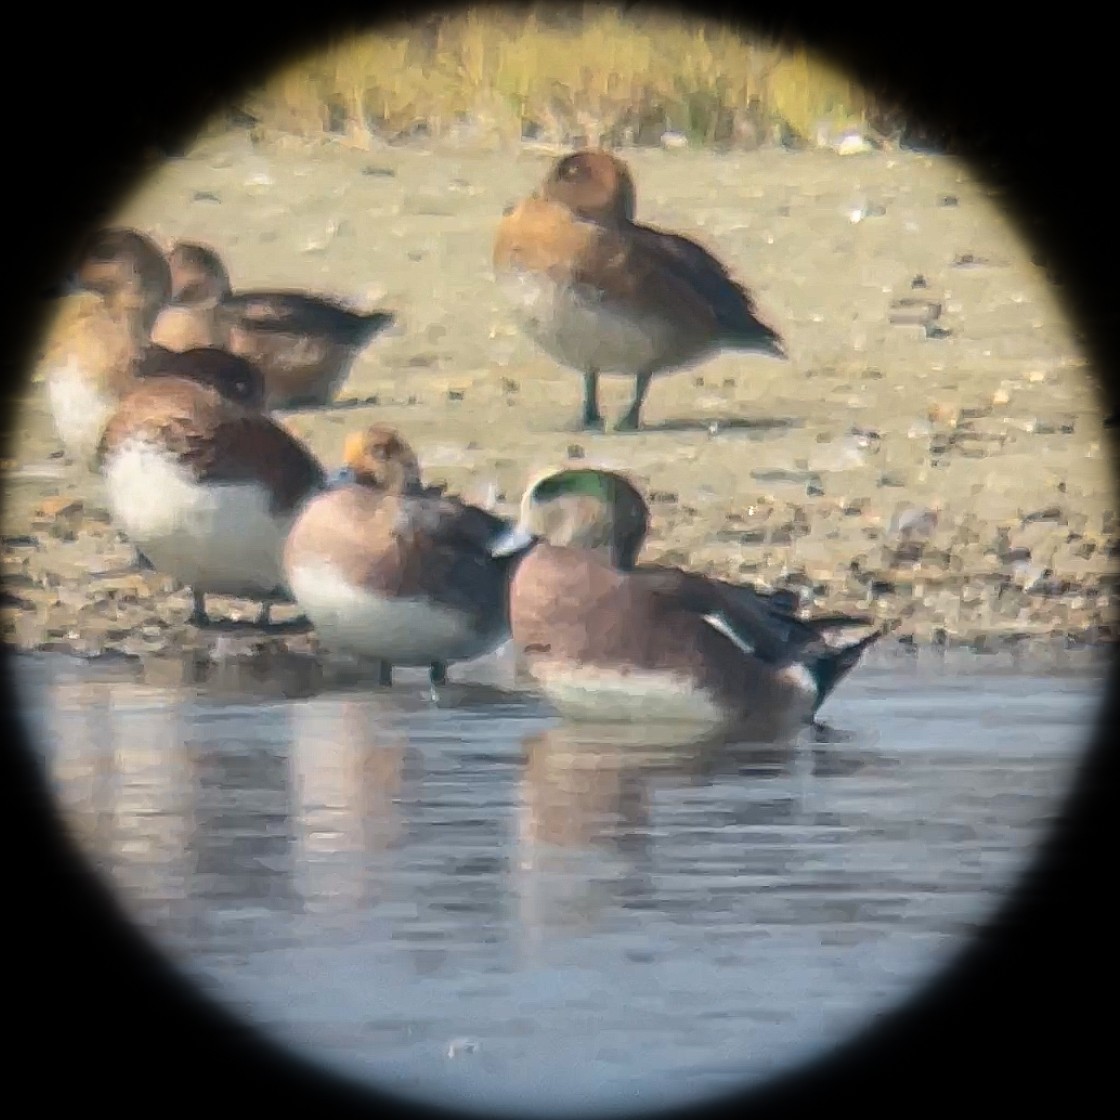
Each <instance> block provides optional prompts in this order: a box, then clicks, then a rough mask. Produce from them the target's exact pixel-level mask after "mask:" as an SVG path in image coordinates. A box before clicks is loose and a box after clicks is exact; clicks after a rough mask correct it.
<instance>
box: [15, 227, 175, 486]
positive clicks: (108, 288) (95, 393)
mask: <svg viewBox="0 0 1120 1120" xmlns="http://www.w3.org/2000/svg"><path fill="white" fill-rule="evenodd" d="M170 293H171V275H170V270H169V268H168V265H167V261H166V260H165V258H164V255H163V252H162V250H161V249H160V247H159V246H158V245H157V244H156V243H155V241H153V240H152V239H151V238H150V237H148V236H147V235H146V234H144V233H142V232H141V231H140V230H137V229H132V228H129V227H125V226H118V227H109V228H106V229H100V230H97V231H95V232H94V233H93V234H91V235H90V236H89V237H88V238H87V239H86V240H85V242H84V243H83V244H82V245H81V246H80V248H79V250H78V253H77V263H76V267H75V270H74V273H73V275H72V277H71V279H70V283H69V284H68V285H67V288H66V294H65V296H64V297H63V301H62V305H61V307H60V308H59V310H58V313H57V314H56V316H55V318H54V320H53V322H52V324H51V327H50V330H49V333H48V335H47V338H46V340H45V344H44V346H43V350H42V353H41V355H40V357H39V360H38V362H37V363H36V364H37V370H36V372H37V374H38V375H39V376H41V377H42V379H43V381H44V382H45V383H46V389H47V400H48V404H49V408H50V412H51V417H52V419H53V421H54V426H55V430H56V432H57V433H58V437H59V440H60V441H61V443H62V447H63V451H64V453H65V455H66V456H67V457H68V458H69V460H70V461H71V462H72V463H75V464H78V465H79V466H81V467H85V468H90V469H92V468H93V466H94V458H95V455H96V451H97V446H98V443H99V441H100V439H101V434H102V432H103V431H104V429H105V425H106V423H107V422H108V420H109V417H110V416H111V415H112V413H113V411H114V409H115V408H116V406H117V405H118V403H119V402H120V400H121V398H122V397H123V396H124V395H125V394H126V393H128V392H129V391H130V390H131V389H132V388H134V387H135V385H136V376H135V367H136V363H137V361H138V360H139V359H140V358H141V356H142V355H143V353H144V352H145V350H146V349H147V347H148V345H149V342H150V333H151V329H152V326H153V324H154V323H155V320H156V318H157V316H158V314H159V310H160V308H161V307H162V306H163V304H164V303H165V302H166V301H167V299H168V298H169V296H170Z"/></svg>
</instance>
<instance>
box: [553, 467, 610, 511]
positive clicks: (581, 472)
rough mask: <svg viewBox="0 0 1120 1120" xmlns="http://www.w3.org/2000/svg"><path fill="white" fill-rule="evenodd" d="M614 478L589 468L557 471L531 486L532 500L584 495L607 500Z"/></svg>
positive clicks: (608, 499) (602, 500) (603, 500)
mask: <svg viewBox="0 0 1120 1120" xmlns="http://www.w3.org/2000/svg"><path fill="white" fill-rule="evenodd" d="M614 493H615V480H614V479H613V478H612V477H611V476H610V475H607V474H603V473H602V472H601V471H596V470H592V469H590V468H584V469H578V468H577V469H575V470H567V471H558V472H557V473H556V474H553V475H549V477H548V478H542V479H541V481H540V482H538V483H537V484H536V486H534V487H533V497H532V501H533V503H534V504H537V503H540V502H551V501H552V500H553V499H555V498H566V497H569V496H571V497H584V498H596V499H597V500H598V501H601V502H609V501H611V500H612V498H613V497H614Z"/></svg>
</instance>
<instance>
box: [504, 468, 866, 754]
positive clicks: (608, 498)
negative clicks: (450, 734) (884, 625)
mask: <svg viewBox="0 0 1120 1120" xmlns="http://www.w3.org/2000/svg"><path fill="white" fill-rule="evenodd" d="M648 526H649V513H648V509H647V507H646V504H645V501H644V500H643V498H642V496H641V494H640V492H639V491H638V490H637V489H636V488H635V487H634V486H633V485H632V484H631V483H630V482H629V481H627V480H626V479H625V478H624V477H622V476H620V475H617V474H614V473H612V472H608V471H599V470H595V469H592V468H580V469H569V470H562V471H558V472H555V473H552V474H548V475H546V476H544V477H541V478H539V479H537V480H536V481H535V482H533V483H532V484H531V485H530V486H529V487H528V489H527V490H526V492H525V495H524V497H523V499H522V503H521V517H520V521H519V523H518V525H517V526H516V527H515V529H513V530H512V531H511V532H510V534H509V536H508V538H507V539H506V540H504V541H501V542H499V543H498V544H497V545H496V546H495V548H494V551H495V553H496V554H497V555H503V554H505V553H506V552H507V551H509V552H511V553H521V556H522V558H521V559H520V561H519V562H518V564H517V567H516V569H515V571H514V573H513V576H512V580H511V586H510V625H511V630H512V635H513V639H514V643H515V645H516V646H517V648H518V649H519V651H520V653H521V656H522V657H523V659H524V663H525V666H526V668H527V669H528V671H529V673H530V675H531V676H532V677H533V678H534V679H535V680H536V682H537V683H538V685H539V686H540V687H541V689H542V691H543V692H544V693H545V695H546V696H547V697H548V698H549V700H551V702H552V703H553V705H554V706H555V707H556V708H557V709H558V710H559V711H560V712H561V714H563V715H567V716H569V717H571V718H574V719H590V720H593V721H613V720H619V719H622V720H634V721H653V722H660V721H681V722H688V723H697V724H704V725H707V726H708V727H710V728H714V729H717V730H720V731H729V730H731V731H736V732H740V733H743V734H744V735H746V736H748V737H749V738H751V739H757V740H760V741H772V740H777V739H784V738H786V737H788V736H790V735H792V734H794V733H796V732H797V731H798V730H800V729H801V728H802V727H803V726H806V725H808V724H810V723H812V722H813V720H814V718H815V716H816V713H817V711H818V709H819V708H820V706H821V704H822V703H823V702H824V700H825V699H826V698H827V697H828V696H829V694H830V693H831V692H832V691H833V689H834V688H835V687H836V685H837V684H838V683H839V682H840V681H841V680H842V679H843V678H844V676H846V675H847V673H848V672H850V671H851V669H852V668H853V667H854V666H855V664H856V663H857V662H858V660H859V658H860V656H861V654H862V653H863V651H864V650H865V649H866V648H867V647H868V646H869V645H870V644H871V643H872V642H874V641H875V640H876V639H877V638H878V637H879V636H880V634H879V632H874V633H872V634H871V635H869V636H867V637H865V638H862V639H860V640H859V641H855V642H850V643H848V644H846V645H842V646H836V645H834V644H833V641H832V637H831V635H830V634H829V631H838V630H841V629H846V628H848V627H852V626H857V625H861V626H866V625H867V624H868V622H867V620H865V619H859V618H854V617H848V616H833V617H830V618H827V619H819V620H815V621H814V620H802V619H798V618H796V617H795V616H793V615H792V614H790V613H788V611H787V609H786V607H785V605H784V603H783V601H782V599H781V598H780V597H777V596H770V595H766V594H764V593H761V592H758V591H756V590H754V589H753V588H750V587H746V586H742V585H736V584H732V583H727V582H724V581H722V580H717V579H711V578H708V577H706V576H701V575H697V574H693V573H689V572H685V571H681V570H680V569H677V568H669V567H658V566H652V565H644V566H639V565H637V564H636V563H635V559H636V557H637V554H638V552H639V551H640V549H641V547H642V543H643V541H644V539H645V535H646V531H647V529H648Z"/></svg>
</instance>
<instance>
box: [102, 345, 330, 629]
mask: <svg viewBox="0 0 1120 1120" xmlns="http://www.w3.org/2000/svg"><path fill="white" fill-rule="evenodd" d="M138 378H139V383H138V385H137V387H136V388H135V389H133V390H132V392H130V393H129V394H128V395H127V396H125V397H124V398H123V399H122V401H121V403H120V405H119V406H118V408H117V410H116V412H115V413H114V414H113V416H112V417H111V418H110V420H109V423H108V424H107V425H106V428H105V433H104V436H103V437H102V440H101V444H100V447H99V449H98V464H99V467H100V470H101V472H102V475H103V477H104V480H105V488H106V492H107V495H108V499H109V509H110V512H111V514H112V516H113V519H114V521H115V522H116V524H117V525H118V527H119V528H120V529H121V530H122V531H123V532H124V533H125V535H126V536H127V537H128V538H129V540H130V541H131V542H132V543H133V544H134V545H135V546H136V547H137V549H139V550H140V551H141V552H142V553H143V554H144V556H145V557H147V559H148V560H149V561H150V563H151V565H152V566H153V567H154V568H155V569H156V570H157V571H160V572H165V573H167V574H168V575H170V576H172V577H174V578H175V579H177V580H178V581H179V582H181V583H183V584H185V585H187V586H188V587H190V588H191V591H192V593H193V596H194V611H193V613H192V616H191V621H193V622H194V623H195V624H197V625H205V624H206V623H207V622H208V621H209V618H208V616H207V614H206V603H205V596H206V595H207V594H208V593H213V594H218V595H236V596H243V597H245V598H250V599H257V600H258V601H260V602H261V604H262V609H261V614H260V618H259V619H258V624H259V625H262V626H263V625H266V624H267V622H268V615H269V608H270V605H271V604H272V603H273V602H289V601H290V596H289V595H288V593H287V589H286V587H285V585H284V575H283V569H282V566H281V556H282V553H283V548H284V540H285V538H286V537H287V533H288V529H289V527H290V526H291V523H292V520H293V518H294V516H295V514H296V512H297V510H298V508H299V506H300V504H301V503H302V502H303V501H304V500H305V499H306V498H307V497H308V496H309V495H310V494H311V493H313V492H314V491H315V490H317V489H319V488H321V487H322V486H323V485H324V483H325V475H324V472H323V469H322V467H321V466H320V464H319V462H318V461H317V460H316V458H315V456H314V455H312V454H311V452H310V451H309V450H308V449H307V448H306V447H305V446H304V445H303V444H302V443H300V442H299V440H297V439H296V438H295V437H294V436H293V435H291V434H290V433H289V432H288V431H286V430H285V429H284V428H282V427H281V426H280V425H279V424H277V423H276V422H275V421H274V420H272V419H271V418H270V417H268V416H266V415H265V414H264V413H263V412H262V411H261V409H262V403H263V400H264V383H263V379H262V378H261V375H260V371H259V370H257V369H256V367H255V366H253V365H252V363H250V362H248V361H246V360H244V359H243V358H239V357H237V356H236V355H234V354H229V353H227V352H226V351H223V350H217V349H212V348H211V349H195V350H188V351H185V352H184V353H181V354H178V353H174V352H169V351H166V350H162V349H160V348H157V347H152V348H150V349H149V350H148V351H147V352H146V355H145V357H144V359H143V360H142V361H141V362H140V363H139V365H138Z"/></svg>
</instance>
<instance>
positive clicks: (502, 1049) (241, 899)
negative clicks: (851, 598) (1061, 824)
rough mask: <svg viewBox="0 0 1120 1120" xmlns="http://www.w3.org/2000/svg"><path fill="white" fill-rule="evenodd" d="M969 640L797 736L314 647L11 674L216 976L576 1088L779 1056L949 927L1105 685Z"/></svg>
mask: <svg viewBox="0 0 1120 1120" xmlns="http://www.w3.org/2000/svg"><path fill="white" fill-rule="evenodd" d="M989 664H990V662H989V661H988V659H985V658H975V657H971V658H966V657H963V656H961V657H959V658H951V659H948V660H945V661H943V662H927V661H925V660H923V661H922V662H921V663H920V664H913V665H910V664H906V663H905V662H900V661H899V660H897V659H883V660H880V661H877V660H874V659H869V660H868V661H867V662H866V663H865V664H864V665H863V666H861V667H860V669H859V670H857V671H856V672H855V673H854V674H853V675H852V677H851V678H849V680H848V681H847V682H845V685H844V686H843V687H842V689H841V691H840V693H839V694H837V695H836V696H835V697H833V698H832V699H831V700H830V702H829V705H828V707H827V709H826V711H825V712H824V713H822V714H823V715H824V716H825V717H826V718H827V719H828V721H829V723H830V724H831V725H832V726H833V727H834V728H837V729H841V730H842V731H843V733H844V734H843V736H841V737H840V738H841V741H838V742H829V743H810V742H808V741H806V742H804V743H801V744H798V745H797V746H795V747H792V748H790V749H787V750H776V749H771V750H762V749H760V748H757V747H754V748H746V747H741V746H740V747H734V746H727V745H724V746H713V745H709V746H703V745H700V746H697V745H695V744H694V745H692V746H688V745H683V744H679V743H678V744H675V745H674V744H673V743H671V742H669V741H665V742H662V744H661V746H659V747H649V746H643V745H642V742H643V737H644V736H646V735H647V732H646V731H643V730H641V729H632V730H630V731H628V732H624V731H623V729H614V730H608V729H593V728H585V729H583V730H580V731H577V730H575V729H574V728H572V727H570V726H567V727H566V726H564V725H562V724H561V723H560V722H559V721H558V720H557V719H556V718H555V717H554V716H553V715H551V714H550V712H549V710H548V709H547V707H546V706H545V705H544V704H543V703H541V702H540V701H538V700H537V699H536V698H535V697H534V696H533V695H532V694H531V693H525V692H518V691H509V690H508V689H501V688H497V687H494V686H493V685H492V684H490V685H487V684H476V685H472V684H470V683H465V684H461V685H460V684H456V685H454V686H453V687H451V688H449V689H448V690H447V692H446V694H445V695H444V696H443V697H442V698H441V700H440V703H439V704H438V705H433V704H432V703H431V701H430V699H429V698H428V696H427V691H426V688H425V687H424V685H423V684H422V683H421V682H420V680H419V678H417V677H409V676H408V675H407V674H406V675H405V676H404V677H403V683H402V684H400V685H398V686H397V687H396V688H394V690H393V691H392V692H391V693H385V692H369V691H367V690H366V689H364V688H363V687H361V686H360V685H358V684H355V683H353V682H351V683H350V684H347V683H346V682H345V681H344V680H342V679H341V678H338V677H335V678H333V679H332V678H331V677H330V676H329V675H328V676H327V677H325V678H324V677H323V675H322V673H321V672H320V671H318V670H317V669H314V670H313V669H311V668H310V667H309V666H308V665H307V664H306V663H304V664H300V663H293V664H292V665H286V666H278V667H273V668H272V669H270V671H269V672H268V673H266V674H259V673H258V674H256V675H255V676H252V677H246V676H245V675H244V674H240V673H238V672H236V671H234V670H231V669H228V668H227V669H224V670H223V669H220V668H219V669H215V671H214V673H213V674H211V676H210V678H209V679H204V680H195V679H193V678H192V679H189V680H187V681H184V679H183V678H182V677H181V676H178V675H176V673H175V671H171V672H166V671H164V670H161V672H163V673H164V675H163V676H160V675H159V674H158V673H156V672H155V670H151V669H150V670H147V671H145V672H144V673H140V672H134V671H125V670H120V671H116V672H108V673H107V672H103V671H101V672H96V673H95V672H93V671H91V670H90V669H89V668H86V667H76V666H74V665H73V664H72V663H70V662H69V661H67V660H65V659H62V658H53V659H43V660H25V661H23V662H22V664H21V665H20V667H19V679H20V681H21V684H22V687H23V688H24V689H25V692H24V696H25V698H26V701H27V712H28V717H29V719H30V722H31V725H32V728H33V732H34V733H35V734H36V735H37V736H38V741H39V743H40V744H41V753H42V758H43V760H44V762H45V765H46V768H47V770H48V772H49V775H50V778H51V781H52V783H53V785H54V788H55V789H56V791H57V795H58V797H59V799H60V802H61V804H62V805H63V806H64V811H65V816H66V819H67V820H68V822H69V823H70V825H71V826H72V828H73V829H74V831H75V833H76V835H77V836H78V838H79V840H80V842H81V844H82V845H83V847H84V849H85V850H86V851H87V852H88V853H89V856H90V858H91V860H92V862H93V864H94V865H95V866H96V867H97V868H98V869H99V870H100V871H101V872H103V873H104V874H105V875H107V876H108V878H109V880H110V881H111V882H112V883H113V884H114V885H115V886H116V887H117V889H118V890H119V892H120V893H121V894H122V895H123V897H125V898H126V899H127V900H128V901H129V903H130V908H131V909H132V911H133V913H134V914H135V915H136V917H137V918H138V920H139V921H140V922H141V923H142V924H143V926H144V927H145V928H146V929H148V930H150V932H151V935H152V936H153V938H154V939H155V941H156V943H157V944H158V945H160V946H162V947H163V948H164V949H165V951H166V952H167V954H168V956H169V957H170V958H171V959H172V960H173V961H175V962H176V963H177V964H179V965H180V966H181V967H182V968H183V970H184V971H185V972H186V973H187V974H188V975H190V976H192V977H195V978H196V979H197V981H198V983H199V984H200V985H201V986H202V987H203V988H204V989H205V990H207V991H209V992H211V993H212V994H213V995H214V996H215V998H218V999H220V1000H221V1001H223V1002H224V1003H226V1004H227V1005H228V1006H230V1007H232V1008H233V1009H235V1010H236V1011H238V1012H239V1013H241V1014H242V1015H244V1016H245V1017H246V1018H248V1019H249V1020H251V1021H253V1022H255V1023H257V1024H258V1025H260V1026H262V1027H264V1028H265V1029H267V1030H268V1031H269V1032H270V1033H271V1034H272V1035H273V1036H274V1037H275V1038H277V1039H279V1040H281V1041H283V1042H286V1043H288V1044H290V1045H291V1046H293V1047H295V1048H297V1049H299V1050H300V1051H302V1052H304V1053H306V1054H308V1055H310V1056H312V1057H314V1058H317V1059H320V1060H322V1061H325V1062H327V1063H329V1064H331V1065H333V1066H335V1067H337V1068H340V1069H343V1070H345V1071H346V1072H348V1073H351V1074H356V1075H358V1076H359V1077H361V1078H364V1079H367V1080H369V1081H371V1082H373V1083H375V1084H377V1085H380V1086H383V1087H388V1088H393V1089H396V1090H398V1091H402V1092H406V1093H409V1094H412V1095H415V1096H416V1097H417V1098H418V1099H420V1100H428V1101H432V1100H434V1101H437V1102H452V1103H454V1104H455V1105H457V1106H458V1107H471V1106H474V1107H477V1108H478V1109H479V1110H480V1111H487V1112H490V1113H491V1114H492V1113H493V1112H494V1111H495V1110H502V1109H508V1110H510V1111H514V1112H517V1113H519V1114H521V1115H525V1114H541V1115H544V1114H547V1113H550V1112H552V1113H561V1114H568V1115H571V1114H572V1113H573V1112H577V1111H594V1112H598V1111H601V1110H608V1109H614V1108H619V1107H622V1108H627V1109H628V1108H653V1107H657V1106H659V1105H662V1104H665V1105H668V1104H671V1103H679V1102H681V1101H682V1100H696V1099H701V1098H702V1097H703V1096H705V1095H707V1094H708V1093H711V1092H716V1091H719V1090H721V1089H725V1088H727V1087H729V1086H735V1085H740V1084H743V1083H744V1079H745V1080H746V1082H747V1083H749V1082H751V1081H757V1080H759V1079H762V1078H765V1077H766V1076H767V1075H769V1074H771V1073H773V1072H776V1071H781V1070H784V1069H787V1068H789V1067H790V1066H791V1065H792V1064H794V1063H796V1062H797V1061H799V1060H802V1059H804V1058H806V1057H810V1056H812V1055H814V1054H817V1053H820V1052H821V1050H822V1049H823V1048H825V1047H827V1046H829V1045H831V1044H834V1043H836V1042H839V1041H841V1040H842V1039H843V1038H845V1037H846V1036H847V1035H848V1034H849V1033H850V1032H851V1031H853V1030H856V1029H858V1028H860V1027H861V1026H864V1025H867V1024H869V1023H870V1022H871V1020H872V1018H873V1017H874V1016H876V1015H877V1014H880V1013H882V1012H883V1011H885V1010H888V1009H889V1008H890V1007H891V1006H893V1005H895V1004H896V1003H897V1002H898V1001H899V1000H900V999H902V998H904V997H906V996H907V995H908V994H910V993H912V992H913V991H914V990H915V988H916V986H917V985H918V984H920V983H921V982H922V981H923V980H925V979H928V978H931V977H932V976H933V974H934V972H935V970H936V969H937V968H938V967H939V966H940V965H941V964H943V963H944V962H946V961H947V960H948V959H949V958H950V957H951V956H952V955H953V953H954V952H955V951H957V950H958V949H959V948H960V947H961V946H962V945H963V944H964V943H965V940H966V939H967V938H968V936H969V935H970V934H971V933H972V932H973V931H974V930H975V929H976V928H977V927H978V926H979V925H980V924H981V923H982V922H983V921H984V919H985V917H986V916H987V915H988V914H990V913H991V911H992V909H993V907H994V906H995V905H996V904H997V903H998V902H999V901H1000V899H1001V897H1002V896H1003V893H1004V892H1005V891H1006V889H1007V888H1008V887H1010V886H1011V885H1012V884H1013V882H1014V879H1015V877H1016V875H1017V873H1018V872H1019V871H1021V869H1022V868H1023V867H1024V866H1025V864H1026V863H1027V862H1028V861H1029V859H1030V857H1031V855H1032V853H1033V851H1034V849H1035V845H1036V844H1037V842H1038V841H1039V840H1040V839H1041V838H1042V836H1043V835H1044V832H1045V829H1046V826H1047V824H1048V822H1050V821H1051V820H1052V819H1053V818H1054V816H1055V815H1056V814H1057V812H1058V811H1059V810H1060V807H1061V798H1062V796H1063V795H1064V793H1065V792H1066V791H1067V790H1068V788H1069V785H1070V782H1071V780H1072V777H1073V774H1074V769H1075V766H1076V763H1077V761H1078V758H1079V754H1080V748H1081V747H1082V746H1083V744H1084V742H1085V740H1086V736H1087V732H1088V729H1089V728H1090V727H1091V724H1092V721H1093V720H1094V718H1095V715H1096V711H1097V705H1098V702H1099V697H1100V696H1101V695H1102V692H1103V688H1102V683H1101V682H1102V673H1101V672H1100V670H1099V669H1096V670H1095V669H1092V668H1079V669H1070V670H1065V671H1059V670H1057V669H1047V670H1041V669H1036V670H1033V671H1029V672H1028V671H1024V670H1021V669H1020V670H1013V669H1006V668H1002V669H1000V668H990V667H987V666H988V665H989ZM459 676H460V677H462V676H463V674H462V673H461V672H460V674H459ZM662 738H663V739H666V740H667V739H668V738H669V737H668V736H666V735H664V734H662Z"/></svg>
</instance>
